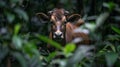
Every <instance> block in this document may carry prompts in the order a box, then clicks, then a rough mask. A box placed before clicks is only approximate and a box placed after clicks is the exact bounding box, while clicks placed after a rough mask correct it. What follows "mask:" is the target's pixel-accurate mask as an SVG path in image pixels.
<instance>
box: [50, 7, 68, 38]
mask: <svg viewBox="0 0 120 67" xmlns="http://www.w3.org/2000/svg"><path fill="white" fill-rule="evenodd" d="M49 14H50V18H51V19H50V21H51V23H52V31H53V38H57V39H58V38H59V39H63V38H64V34H65V23H66V22H67V21H66V14H67V11H65V10H64V9H54V10H52V11H49Z"/></svg>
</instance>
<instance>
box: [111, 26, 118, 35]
mask: <svg viewBox="0 0 120 67" xmlns="http://www.w3.org/2000/svg"><path fill="white" fill-rule="evenodd" d="M111 28H112V30H113V31H115V32H116V33H118V34H120V29H118V28H117V27H115V26H112V27H111Z"/></svg>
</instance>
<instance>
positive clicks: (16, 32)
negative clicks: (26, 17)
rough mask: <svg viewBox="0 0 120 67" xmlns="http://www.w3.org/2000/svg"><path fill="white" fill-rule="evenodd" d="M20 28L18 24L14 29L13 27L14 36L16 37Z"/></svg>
mask: <svg viewBox="0 0 120 67" xmlns="http://www.w3.org/2000/svg"><path fill="white" fill-rule="evenodd" d="M20 28H21V25H20V24H16V25H15V27H14V35H17V34H18V32H19V30H20Z"/></svg>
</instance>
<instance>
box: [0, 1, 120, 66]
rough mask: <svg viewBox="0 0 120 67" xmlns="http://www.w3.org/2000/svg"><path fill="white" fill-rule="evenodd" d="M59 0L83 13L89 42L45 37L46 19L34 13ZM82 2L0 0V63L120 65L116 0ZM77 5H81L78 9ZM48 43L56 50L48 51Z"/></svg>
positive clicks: (46, 29) (48, 8)
mask: <svg viewBox="0 0 120 67" xmlns="http://www.w3.org/2000/svg"><path fill="white" fill-rule="evenodd" d="M59 2H61V3H63V4H62V5H64V6H65V9H67V10H69V11H71V13H73V12H78V13H83V14H82V15H83V19H84V20H85V22H86V23H85V24H84V25H83V26H82V28H84V29H88V30H89V31H90V33H89V34H90V39H91V41H92V43H91V45H80V46H78V47H77V46H75V44H74V43H69V44H66V45H65V46H61V44H59V43H57V42H55V41H53V40H50V39H48V33H49V27H50V25H49V22H47V21H42V20H41V19H39V18H37V17H36V16H35V14H36V13H37V12H45V13H47V11H49V10H51V9H53V8H54V7H56V6H58V5H57V4H58V3H59ZM81 2H83V4H81V5H80V4H79V0H74V1H72V0H58V1H57V0H49V1H47V0H0V67H16V65H17V66H18V67H58V66H59V67H97V66H98V67H120V64H119V63H120V55H119V52H120V45H119V44H120V27H119V22H120V20H119V14H120V8H119V7H120V5H119V4H120V3H119V1H117V0H115V1H113V0H111V1H107V0H105V1H103V0H102V1H95V0H91V1H90V0H85V1H83V0H81ZM48 5H49V6H48ZM76 5H77V6H76ZM78 5H79V6H83V10H81V12H79V11H80V9H81V8H78ZM43 6H44V7H43ZM42 22H43V23H42ZM78 30H79V29H78ZM43 35H44V36H43ZM47 43H50V44H51V45H52V46H53V47H55V48H56V49H57V50H56V51H53V52H49V51H48V49H47V48H46V46H47ZM59 56H62V57H64V58H59Z"/></svg>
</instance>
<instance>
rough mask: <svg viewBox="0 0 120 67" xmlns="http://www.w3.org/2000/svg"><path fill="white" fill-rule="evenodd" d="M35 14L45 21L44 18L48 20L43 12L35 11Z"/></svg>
mask: <svg viewBox="0 0 120 67" xmlns="http://www.w3.org/2000/svg"><path fill="white" fill-rule="evenodd" d="M36 16H38V17H39V18H40V19H42V20H44V21H46V20H50V19H49V16H47V15H46V14H45V13H36Z"/></svg>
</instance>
